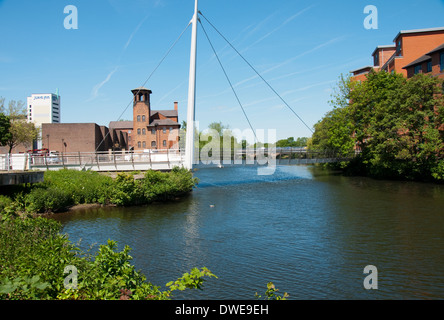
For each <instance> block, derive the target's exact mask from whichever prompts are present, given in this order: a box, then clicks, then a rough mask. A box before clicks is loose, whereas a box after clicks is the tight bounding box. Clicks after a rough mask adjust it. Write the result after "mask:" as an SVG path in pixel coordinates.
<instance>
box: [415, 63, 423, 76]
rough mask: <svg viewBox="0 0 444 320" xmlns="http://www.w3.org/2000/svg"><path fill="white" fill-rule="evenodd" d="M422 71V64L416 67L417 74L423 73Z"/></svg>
mask: <svg viewBox="0 0 444 320" xmlns="http://www.w3.org/2000/svg"><path fill="white" fill-rule="evenodd" d="M421 71H422V66H421V65H420V64H418V65H416V66H415V74H418V73H421Z"/></svg>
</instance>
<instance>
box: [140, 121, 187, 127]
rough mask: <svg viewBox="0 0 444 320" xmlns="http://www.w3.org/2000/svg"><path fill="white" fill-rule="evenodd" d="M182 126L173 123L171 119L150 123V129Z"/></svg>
mask: <svg viewBox="0 0 444 320" xmlns="http://www.w3.org/2000/svg"><path fill="white" fill-rule="evenodd" d="M156 125H157V126H178V125H179V126H180V124H179V123H177V122H176V121H173V120H171V119H163V120H154V121H153V122H151V123H150V125H149V126H148V127H153V126H156Z"/></svg>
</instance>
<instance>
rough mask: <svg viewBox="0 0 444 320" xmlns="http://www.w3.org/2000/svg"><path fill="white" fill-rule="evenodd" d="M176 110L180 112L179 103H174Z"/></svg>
mask: <svg viewBox="0 0 444 320" xmlns="http://www.w3.org/2000/svg"><path fill="white" fill-rule="evenodd" d="M174 110H176V111H177V110H179V107H178V102H174Z"/></svg>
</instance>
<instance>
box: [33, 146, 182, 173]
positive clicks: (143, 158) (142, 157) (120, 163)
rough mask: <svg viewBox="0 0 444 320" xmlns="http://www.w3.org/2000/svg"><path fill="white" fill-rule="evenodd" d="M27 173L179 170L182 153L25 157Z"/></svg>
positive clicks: (121, 153)
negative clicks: (42, 171)
mask: <svg viewBox="0 0 444 320" xmlns="http://www.w3.org/2000/svg"><path fill="white" fill-rule="evenodd" d="M28 157H29V159H28V163H29V169H31V170H60V169H76V170H83V169H85V170H93V171H130V170H149V169H154V170H170V169H172V168H174V167H175V166H181V165H182V163H183V158H184V153H183V152H182V151H180V150H172V149H168V150H145V151H134V152H125V151H113V152H111V151H109V152H67V153H57V154H29V155H28Z"/></svg>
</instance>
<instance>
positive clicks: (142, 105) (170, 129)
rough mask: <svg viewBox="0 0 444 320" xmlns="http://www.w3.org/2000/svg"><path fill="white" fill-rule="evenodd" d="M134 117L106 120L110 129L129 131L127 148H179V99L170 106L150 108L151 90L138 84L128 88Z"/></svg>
mask: <svg viewBox="0 0 444 320" xmlns="http://www.w3.org/2000/svg"><path fill="white" fill-rule="evenodd" d="M131 92H132V93H133V96H134V100H133V121H113V122H111V123H110V124H109V127H110V130H112V131H113V132H124V133H127V134H128V149H130V150H136V151H138V150H139V151H140V150H145V149H156V150H166V149H178V148H179V130H180V124H179V115H178V103H177V102H175V103H174V109H173V110H151V101H150V100H151V99H150V95H151V93H152V91H151V90H148V89H146V88H143V87H140V88H136V89H134V90H131Z"/></svg>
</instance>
